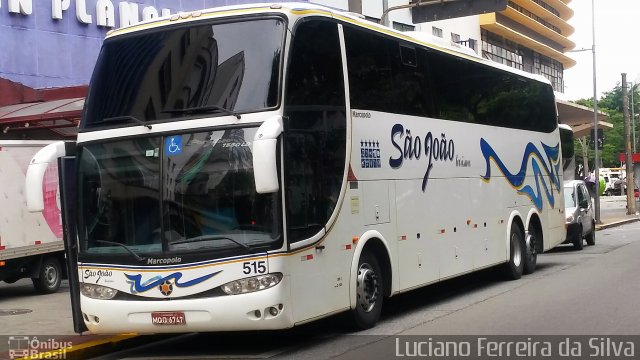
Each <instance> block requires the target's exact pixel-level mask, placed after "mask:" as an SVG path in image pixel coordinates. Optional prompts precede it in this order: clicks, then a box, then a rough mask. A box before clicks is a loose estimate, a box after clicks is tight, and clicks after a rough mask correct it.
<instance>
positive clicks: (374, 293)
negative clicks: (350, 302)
mask: <svg viewBox="0 0 640 360" xmlns="http://www.w3.org/2000/svg"><path fill="white" fill-rule="evenodd" d="M382 281H383V276H382V270H381V268H380V265H379V264H378V259H376V257H375V256H374V255H373V254H372V253H371V252H363V253H362V255H361V256H360V260H359V261H358V273H357V274H356V308H355V309H353V310H352V314H353V321H354V325H355V326H356V328H357V329H360V330H364V329H369V328H372V327H374V326H375V325H376V323H377V322H378V320H379V319H380V313H381V311H382V299H383V289H384V286H383V283H382Z"/></svg>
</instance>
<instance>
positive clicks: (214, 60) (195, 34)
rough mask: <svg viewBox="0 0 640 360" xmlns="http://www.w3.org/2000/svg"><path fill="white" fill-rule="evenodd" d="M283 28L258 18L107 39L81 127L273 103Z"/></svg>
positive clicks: (234, 110)
mask: <svg viewBox="0 0 640 360" xmlns="http://www.w3.org/2000/svg"><path fill="white" fill-rule="evenodd" d="M284 28H285V25H284V23H283V20H281V19H273V18H272V19H259V20H256V19H253V20H251V21H236V22H226V23H219V22H218V23H214V24H211V23H207V24H202V25H198V26H193V25H191V26H189V27H172V28H169V29H164V30H153V31H148V32H140V33H135V34H133V35H129V36H122V37H117V38H114V39H107V40H106V41H105V43H104V45H103V47H102V50H101V52H100V56H99V58H98V61H97V64H96V69H95V71H94V74H93V78H92V80H91V86H90V89H89V94H88V96H87V103H86V107H85V111H84V116H83V117H82V118H83V119H82V123H81V125H80V128H81V129H92V128H103V127H113V126H130V125H140V124H141V123H146V122H156V121H171V120H175V119H178V118H183V117H189V116H193V115H195V114H202V113H206V114H207V116H222V115H228V114H230V113H233V114H237V113H243V112H244V113H246V112H255V111H260V110H264V109H270V108H275V107H277V106H278V87H279V77H280V76H279V73H280V62H281V54H282V46H283V39H284ZM198 110H202V111H198Z"/></svg>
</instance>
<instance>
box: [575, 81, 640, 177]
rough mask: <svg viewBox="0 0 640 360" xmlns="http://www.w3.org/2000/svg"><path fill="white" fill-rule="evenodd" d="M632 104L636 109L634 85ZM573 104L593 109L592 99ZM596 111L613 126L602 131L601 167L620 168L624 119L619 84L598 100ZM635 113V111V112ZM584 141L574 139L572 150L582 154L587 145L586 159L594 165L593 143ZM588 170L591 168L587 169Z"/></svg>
mask: <svg viewBox="0 0 640 360" xmlns="http://www.w3.org/2000/svg"><path fill="white" fill-rule="evenodd" d="M630 91H634V94H633V102H634V103H635V104H633V105H631V106H634V109H638V107H637V105H638V102H639V100H640V99H639V98H640V96H638V95H639V94H638V86H637V85H635V86H634V87H633V89H630ZM575 103H577V104H579V105H582V106H586V107H589V108H591V107H593V100H592V99H580V100H577V101H575ZM598 110H599V111H602V112H604V113H606V114H607V115H608V116H609V122H610V123H612V124H613V129H608V128H606V129H605V130H604V137H605V140H604V146H603V149H602V151H601V153H600V159H601V160H600V161H601V164H602V166H603V167H618V166H620V153H624V119H623V116H622V87H621V85H620V84H618V85H616V86H615V87H614V88H613V89H612V90H611V91H607V92H605V93H604V94H603V96H602V97H601V98H600V99H599V100H598ZM636 112H637V111H636ZM639 128H640V126H636V139H639V138H638V133H637V132H638V130H640V129H639ZM585 140H586V139H581V140H579V139H576V141H575V143H574V148H575V152H576V153H580V154H582V153H583V146H585V145H587V144H588V147H589V149H588V158H589V163H590V164H593V163H594V158H595V154H594V151H593V143H592V142H590V141H585ZM589 168H592V166H591V167H589Z"/></svg>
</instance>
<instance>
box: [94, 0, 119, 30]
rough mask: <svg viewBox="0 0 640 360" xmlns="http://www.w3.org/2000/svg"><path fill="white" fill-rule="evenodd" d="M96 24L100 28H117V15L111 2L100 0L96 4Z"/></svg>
mask: <svg viewBox="0 0 640 360" xmlns="http://www.w3.org/2000/svg"><path fill="white" fill-rule="evenodd" d="M96 23H97V24H98V26H106V27H115V26H116V14H115V8H114V7H113V3H112V2H111V1H109V0H98V2H97V3H96Z"/></svg>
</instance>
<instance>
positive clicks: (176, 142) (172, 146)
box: [164, 135, 182, 156]
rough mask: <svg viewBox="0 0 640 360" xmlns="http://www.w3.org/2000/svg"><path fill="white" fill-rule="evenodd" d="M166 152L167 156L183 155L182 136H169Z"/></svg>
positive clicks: (165, 144)
mask: <svg viewBox="0 0 640 360" xmlns="http://www.w3.org/2000/svg"><path fill="white" fill-rule="evenodd" d="M164 152H165V154H167V156H173V155H180V154H182V136H181V135H176V136H169V137H168V138H167V139H166V140H165V141H164Z"/></svg>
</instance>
